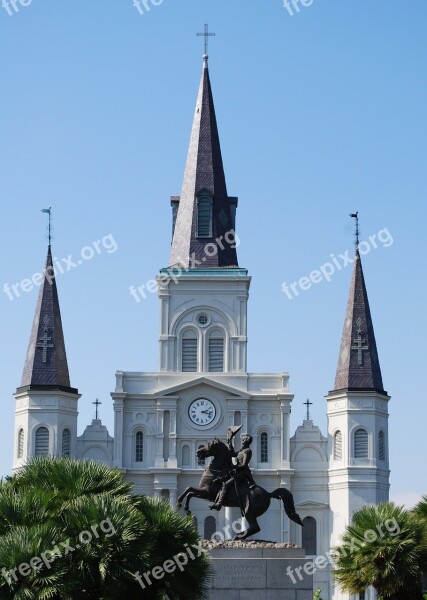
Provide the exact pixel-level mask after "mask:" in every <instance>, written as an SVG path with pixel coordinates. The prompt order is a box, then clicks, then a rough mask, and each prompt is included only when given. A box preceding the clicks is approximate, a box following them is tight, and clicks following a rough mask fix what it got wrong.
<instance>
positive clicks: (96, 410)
mask: <svg viewBox="0 0 427 600" xmlns="http://www.w3.org/2000/svg"><path fill="white" fill-rule="evenodd" d="M92 404H95V406H96V409H95V419H96V420H97V421H98V420H99V419H98V417H99V411H98V409H99V406H100V405H101V404H102V402H100V401H99V400H98V398H97V399H96V401H95V402H92Z"/></svg>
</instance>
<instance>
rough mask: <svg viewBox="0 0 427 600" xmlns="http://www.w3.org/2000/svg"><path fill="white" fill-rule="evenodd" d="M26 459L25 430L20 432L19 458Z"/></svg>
mask: <svg viewBox="0 0 427 600" xmlns="http://www.w3.org/2000/svg"><path fill="white" fill-rule="evenodd" d="M23 457H24V430H23V429H20V430H19V432H18V458H23Z"/></svg>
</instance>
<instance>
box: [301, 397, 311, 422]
mask: <svg viewBox="0 0 427 600" xmlns="http://www.w3.org/2000/svg"><path fill="white" fill-rule="evenodd" d="M303 404H304V406H306V407H307V419H306V420H307V421H309V420H310V406H312V405H313V402H310V400H309V399H308V398H307V401H306V402H303Z"/></svg>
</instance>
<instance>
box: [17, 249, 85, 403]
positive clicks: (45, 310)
mask: <svg viewBox="0 0 427 600" xmlns="http://www.w3.org/2000/svg"><path fill="white" fill-rule="evenodd" d="M43 275H44V278H43V281H42V284H41V286H40V291H39V296H38V300H37V306H36V311H35V314H34V320H33V327H32V330H31V336H30V341H29V344H28V350H27V357H26V359H25V365H24V371H23V373H22V381H21V387H20V388H19V389H22V388H30V389H37V390H52V389H60V390H62V391H69V392H71V393H77V390H76V389H74V388H72V387H71V385H70V376H69V373H68V364H67V355H66V353H65V344H64V334H63V331H62V321H61V311H60V308H59V300H58V292H57V289H56V280H55V273H54V269H53V263H52V252H51V247H50V244H49V246H48V251H47V258H46V267H45V270H44V272H43Z"/></svg>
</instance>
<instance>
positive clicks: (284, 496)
mask: <svg viewBox="0 0 427 600" xmlns="http://www.w3.org/2000/svg"><path fill="white" fill-rule="evenodd" d="M270 498H276V499H277V500H282V502H283V506H284V507H285V512H286V514H287V515H288V517H289V518H290V520H291V521H294V523H298V525H301V527H302V526H303V522H302V521H301V519H300V516H299V515H298V514H297V513H296V512H295V504H294V498H293V496H292V494H291V492H290V491H289V490H287V489H286V488H277V490H274V492H271V494H270Z"/></svg>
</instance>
